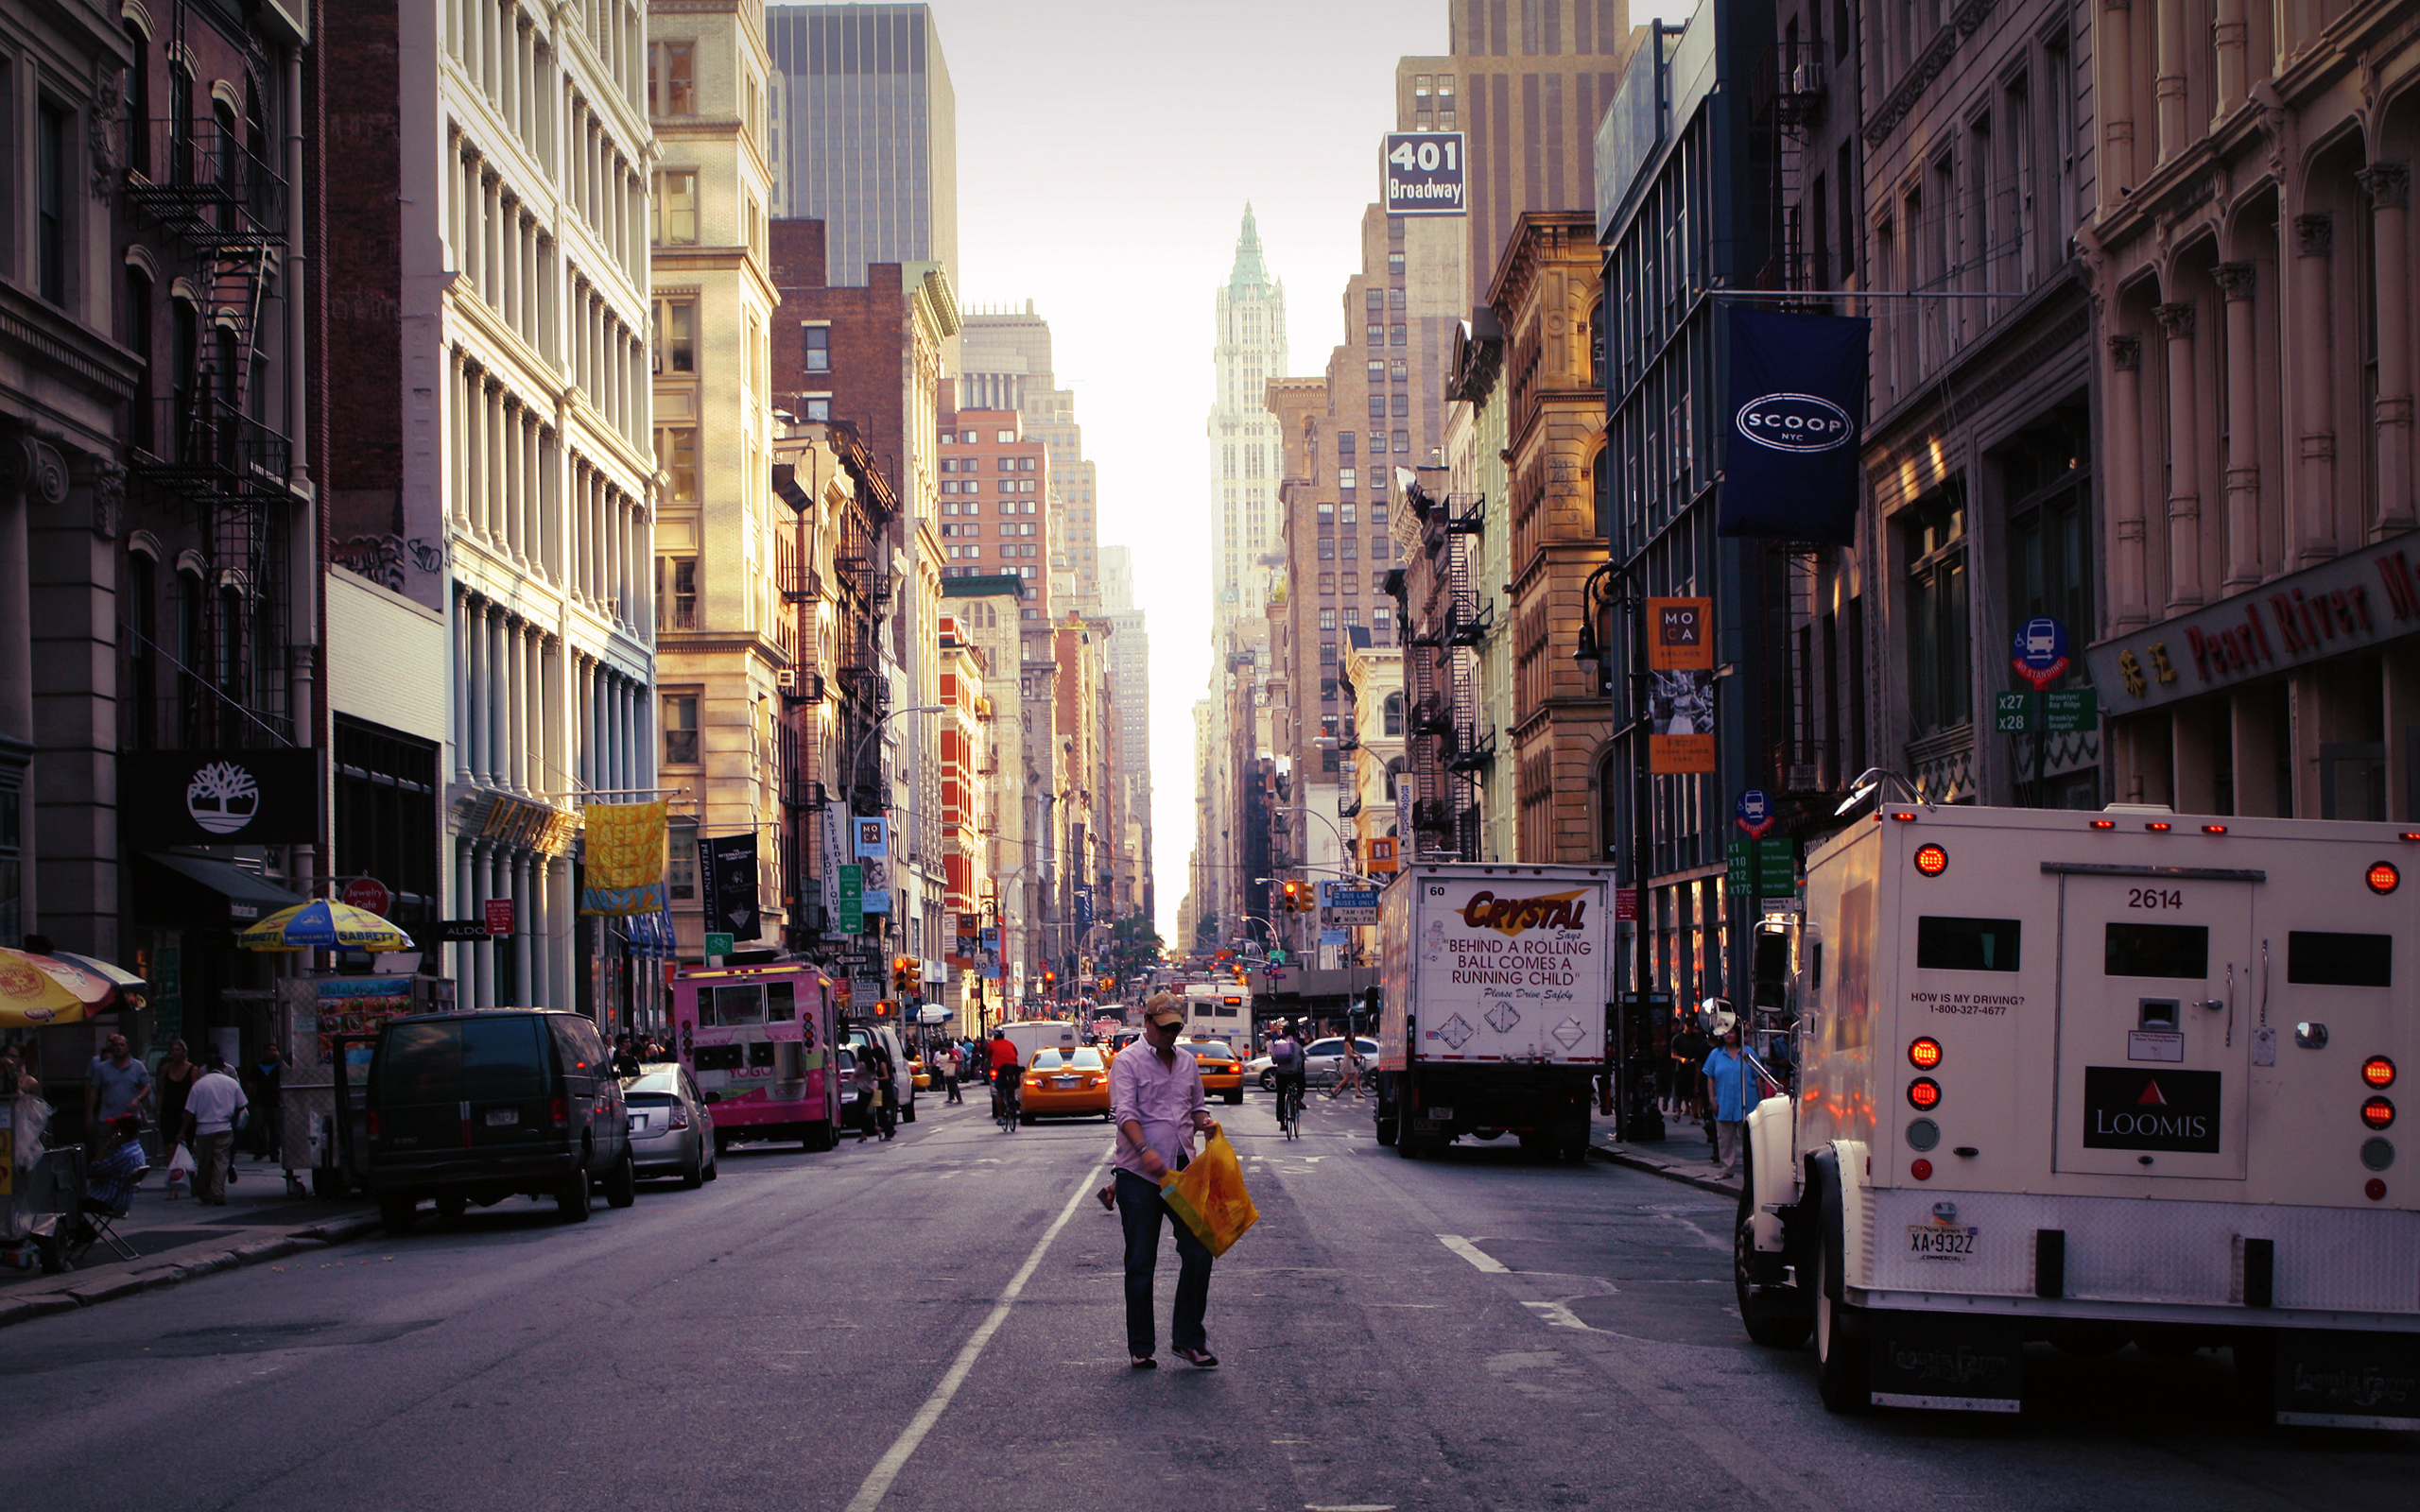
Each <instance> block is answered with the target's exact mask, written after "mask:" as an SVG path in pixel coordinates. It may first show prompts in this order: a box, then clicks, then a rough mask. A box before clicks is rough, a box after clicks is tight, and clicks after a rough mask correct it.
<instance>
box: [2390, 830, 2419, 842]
mask: <svg viewBox="0 0 2420 1512" xmlns="http://www.w3.org/2000/svg"><path fill="white" fill-rule="evenodd" d="M2396 838H2398V839H2403V840H2420V830H2406V831H2404V832H2403V833H2402V834H2400V835H2398V836H2396Z"/></svg>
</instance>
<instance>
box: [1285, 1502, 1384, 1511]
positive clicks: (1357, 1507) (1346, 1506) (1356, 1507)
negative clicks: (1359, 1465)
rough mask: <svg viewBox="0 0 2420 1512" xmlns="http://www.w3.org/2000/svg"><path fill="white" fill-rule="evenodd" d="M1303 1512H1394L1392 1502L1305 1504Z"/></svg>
mask: <svg viewBox="0 0 2420 1512" xmlns="http://www.w3.org/2000/svg"><path fill="white" fill-rule="evenodd" d="M1303 1512H1395V1504H1394V1503H1392V1502H1305V1503H1303Z"/></svg>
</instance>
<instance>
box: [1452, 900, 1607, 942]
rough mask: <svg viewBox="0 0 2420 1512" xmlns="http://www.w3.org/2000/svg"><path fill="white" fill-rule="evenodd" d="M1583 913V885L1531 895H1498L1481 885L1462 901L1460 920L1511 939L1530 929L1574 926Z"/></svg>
mask: <svg viewBox="0 0 2420 1512" xmlns="http://www.w3.org/2000/svg"><path fill="white" fill-rule="evenodd" d="M1587 912H1588V899H1587V889H1586V888H1584V887H1575V888H1573V889H1572V890H1571V891H1569V892H1556V893H1547V894H1544V895H1542V896H1540V897H1535V898H1498V897H1497V896H1495V894H1494V893H1492V892H1490V891H1488V890H1487V889H1486V888H1484V887H1482V888H1480V889H1479V890H1478V891H1477V892H1475V893H1473V894H1471V899H1470V902H1466V903H1464V904H1462V922H1463V923H1465V924H1467V925H1469V926H1470V927H1471V928H1473V929H1492V930H1495V932H1496V933H1497V934H1499V935H1502V936H1505V937H1506V938H1508V939H1511V938H1513V937H1516V936H1519V935H1520V934H1522V933H1523V932H1524V931H1526V930H1531V929H1578V928H1580V927H1581V920H1582V919H1584V918H1585V917H1586V915H1587Z"/></svg>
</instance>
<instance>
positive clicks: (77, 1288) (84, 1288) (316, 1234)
mask: <svg viewBox="0 0 2420 1512" xmlns="http://www.w3.org/2000/svg"><path fill="white" fill-rule="evenodd" d="M378 1227H379V1220H378V1217H377V1215H376V1214H375V1213H369V1214H363V1215H360V1216H357V1217H350V1218H332V1219H329V1220H326V1221H324V1222H321V1223H317V1224H313V1225H312V1226H311V1227H309V1228H307V1229H295V1230H294V1231H293V1232H291V1233H285V1234H270V1235H266V1236H264V1237H262V1238H259V1239H251V1240H247V1241H245V1242H244V1243H242V1244H240V1245H233V1246H225V1247H221V1248H216V1249H205V1250H202V1251H201V1252H199V1254H197V1255H196V1256H195V1257H194V1258H193V1259H191V1260H182V1261H176V1262H173V1263H167V1264H159V1263H153V1264H151V1265H149V1266H147V1267H146V1268H143V1269H139V1270H131V1271H127V1272H125V1273H123V1274H120V1275H115V1276H104V1277H95V1279H94V1280H89V1281H83V1282H79V1283H78V1284H76V1285H72V1286H63V1287H59V1288H56V1289H53V1290H51V1291H47V1292H40V1293H37V1294H35V1295H34V1296H31V1297H16V1298H13V1299H10V1300H7V1301H0V1328H7V1327H9V1326H10V1325H11V1324H16V1323H28V1322H31V1321H32V1320H34V1319H35V1318H40V1317H53V1316H56V1315H57V1314H61V1313H73V1312H75V1311H77V1310H78V1308H86V1307H95V1306H98V1305H99V1304H101V1303H103V1302H111V1301H115V1300H116V1299H117V1298H119V1297H133V1296H135V1295H137V1294H139V1293H142V1292H149V1291H157V1290H158V1289H160V1288H161V1287H164V1286H174V1285H176V1284H178V1283H179V1282H181V1281H191V1280H200V1279H201V1278H202V1277H204V1276H216V1275H217V1274H218V1273H219V1272H220V1271H228V1270H241V1269H243V1268H244V1267H245V1266H247V1265H258V1264H260V1263H263V1262H265V1261H271V1260H283V1259H285V1257H286V1256H288V1255H295V1254H300V1253H302V1251H304V1250H306V1249H324V1248H327V1247H328V1246H331V1245H341V1244H346V1243H349V1242H351V1241H353V1240H355V1239H359V1238H362V1237H363V1236H365V1235H367V1234H371V1233H373V1232H375V1231H376V1230H377V1229H378Z"/></svg>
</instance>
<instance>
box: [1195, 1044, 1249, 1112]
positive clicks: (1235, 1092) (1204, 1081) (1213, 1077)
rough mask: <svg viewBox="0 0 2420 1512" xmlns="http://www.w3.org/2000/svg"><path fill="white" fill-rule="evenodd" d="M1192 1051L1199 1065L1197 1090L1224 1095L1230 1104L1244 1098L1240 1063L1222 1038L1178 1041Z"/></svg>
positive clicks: (1208, 1093)
mask: <svg viewBox="0 0 2420 1512" xmlns="http://www.w3.org/2000/svg"><path fill="white" fill-rule="evenodd" d="M1181 1042H1182V1043H1183V1044H1184V1048H1186V1049H1187V1050H1190V1051H1192V1052H1193V1058H1194V1061H1195V1063H1196V1064H1197V1065H1199V1066H1200V1067H1201V1094H1202V1095H1203V1096H1204V1097H1224V1098H1225V1099H1226V1100H1227V1101H1228V1102H1229V1103H1230V1104H1236V1103H1240V1102H1242V1101H1243V1100H1244V1063H1243V1061H1242V1059H1241V1058H1240V1057H1237V1056H1236V1053H1235V1051H1234V1050H1233V1049H1231V1048H1229V1046H1228V1044H1227V1042H1226V1041H1225V1040H1183V1041H1181Z"/></svg>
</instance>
